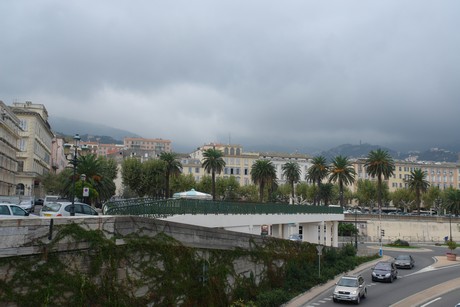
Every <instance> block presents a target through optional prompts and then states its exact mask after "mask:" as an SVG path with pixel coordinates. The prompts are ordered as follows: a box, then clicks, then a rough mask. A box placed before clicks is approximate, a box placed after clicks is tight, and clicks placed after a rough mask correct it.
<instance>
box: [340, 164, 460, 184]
mask: <svg viewBox="0 0 460 307" xmlns="http://www.w3.org/2000/svg"><path fill="white" fill-rule="evenodd" d="M365 162H366V160H365V159H357V160H355V161H354V162H353V166H354V169H355V171H356V181H355V183H354V184H353V185H351V186H349V188H350V189H351V190H352V191H353V192H356V182H357V181H358V180H359V179H362V180H364V179H369V180H377V178H372V177H370V176H369V175H368V174H367V172H366V168H365V167H364V164H365ZM415 169H421V170H422V171H424V172H426V180H427V181H428V182H429V183H430V186H434V187H439V188H440V189H441V190H444V189H447V188H448V187H452V188H456V189H460V178H459V177H460V173H459V165H458V164H456V163H446V162H412V161H399V160H396V161H395V170H394V174H393V176H391V177H390V178H388V180H384V181H385V182H386V183H387V184H388V187H389V190H390V192H394V191H396V190H397V189H402V188H407V183H406V180H408V179H409V176H410V173H411V172H412V171H414V170H415Z"/></svg>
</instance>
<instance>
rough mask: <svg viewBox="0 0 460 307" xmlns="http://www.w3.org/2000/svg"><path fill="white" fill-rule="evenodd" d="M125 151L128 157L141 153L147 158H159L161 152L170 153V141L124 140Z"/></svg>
mask: <svg viewBox="0 0 460 307" xmlns="http://www.w3.org/2000/svg"><path fill="white" fill-rule="evenodd" d="M123 145H124V149H125V151H127V152H128V153H130V155H135V154H136V153H143V155H144V156H146V154H147V155H148V156H149V157H153V158H154V157H159V156H160V154H161V153H162V152H171V151H172V150H171V141H170V140H163V139H144V138H124V140H123Z"/></svg>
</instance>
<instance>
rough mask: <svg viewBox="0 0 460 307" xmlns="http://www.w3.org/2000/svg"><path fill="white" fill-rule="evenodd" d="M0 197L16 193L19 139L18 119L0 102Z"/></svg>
mask: <svg viewBox="0 0 460 307" xmlns="http://www.w3.org/2000/svg"><path fill="white" fill-rule="evenodd" d="M0 112H1V113H0V195H5V196H10V195H14V194H15V193H16V175H17V172H18V159H17V158H16V153H17V152H18V151H19V148H18V147H17V144H18V143H19V139H20V131H21V128H20V125H19V123H20V121H19V118H18V117H17V116H16V115H15V114H14V113H13V112H12V111H11V109H10V108H9V107H8V106H6V105H5V104H4V103H3V101H1V100H0Z"/></svg>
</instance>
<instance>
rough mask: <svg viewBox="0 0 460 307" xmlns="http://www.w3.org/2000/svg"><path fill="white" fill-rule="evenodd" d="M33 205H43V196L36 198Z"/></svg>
mask: <svg viewBox="0 0 460 307" xmlns="http://www.w3.org/2000/svg"><path fill="white" fill-rule="evenodd" d="M35 206H43V198H36V199H35Z"/></svg>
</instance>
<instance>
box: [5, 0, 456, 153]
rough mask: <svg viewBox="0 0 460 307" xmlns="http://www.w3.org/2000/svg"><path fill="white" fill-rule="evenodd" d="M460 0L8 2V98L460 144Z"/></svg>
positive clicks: (127, 125)
mask: <svg viewBox="0 0 460 307" xmlns="http://www.w3.org/2000/svg"><path fill="white" fill-rule="evenodd" d="M459 12H460V1H457V0H452V1H448V0H442V1H432V0H430V1H425V0H407V1H404V0H395V1H364V0H362V1H352V0H347V1H345V0H337V1H330V0H321V1H308V0H301V1H270V0H263V1H262V0H261V1H248V0H244V1H243V0H231V1H230V0H222V1H214V0H196V1H156V0H145V1H138V0H132V1H126V0H123V1H122V0H98V1H94V0H69V1H62V0H30V1H27V0H2V1H1V2H0V48H1V51H0V100H3V101H4V102H5V103H6V104H11V103H12V102H13V101H20V102H23V101H26V100H28V101H32V102H34V103H41V104H44V105H45V106H46V108H47V109H48V113H49V115H50V117H53V116H57V117H67V118H74V117H76V118H79V119H84V120H86V121H89V122H98V123H102V124H105V125H107V126H112V127H115V128H119V129H124V130H128V131H131V132H133V133H137V134H139V135H141V136H143V137H146V138H163V139H170V140H171V141H172V142H173V147H176V148H177V147H180V148H186V147H188V148H191V149H193V148H196V147H197V146H200V145H203V144H205V143H209V142H220V143H228V142H229V141H230V142H231V143H234V144H242V145H245V146H259V145H260V146H273V147H286V148H299V149H301V148H318V149H328V148H330V147H334V146H337V145H340V144H343V143H351V144H358V143H359V142H363V143H364V142H365V143H370V144H379V145H383V146H391V147H392V148H394V149H427V148H429V147H442V146H444V145H447V144H455V143H458V140H459V137H458V135H459V130H460V129H459V128H460V16H459Z"/></svg>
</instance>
